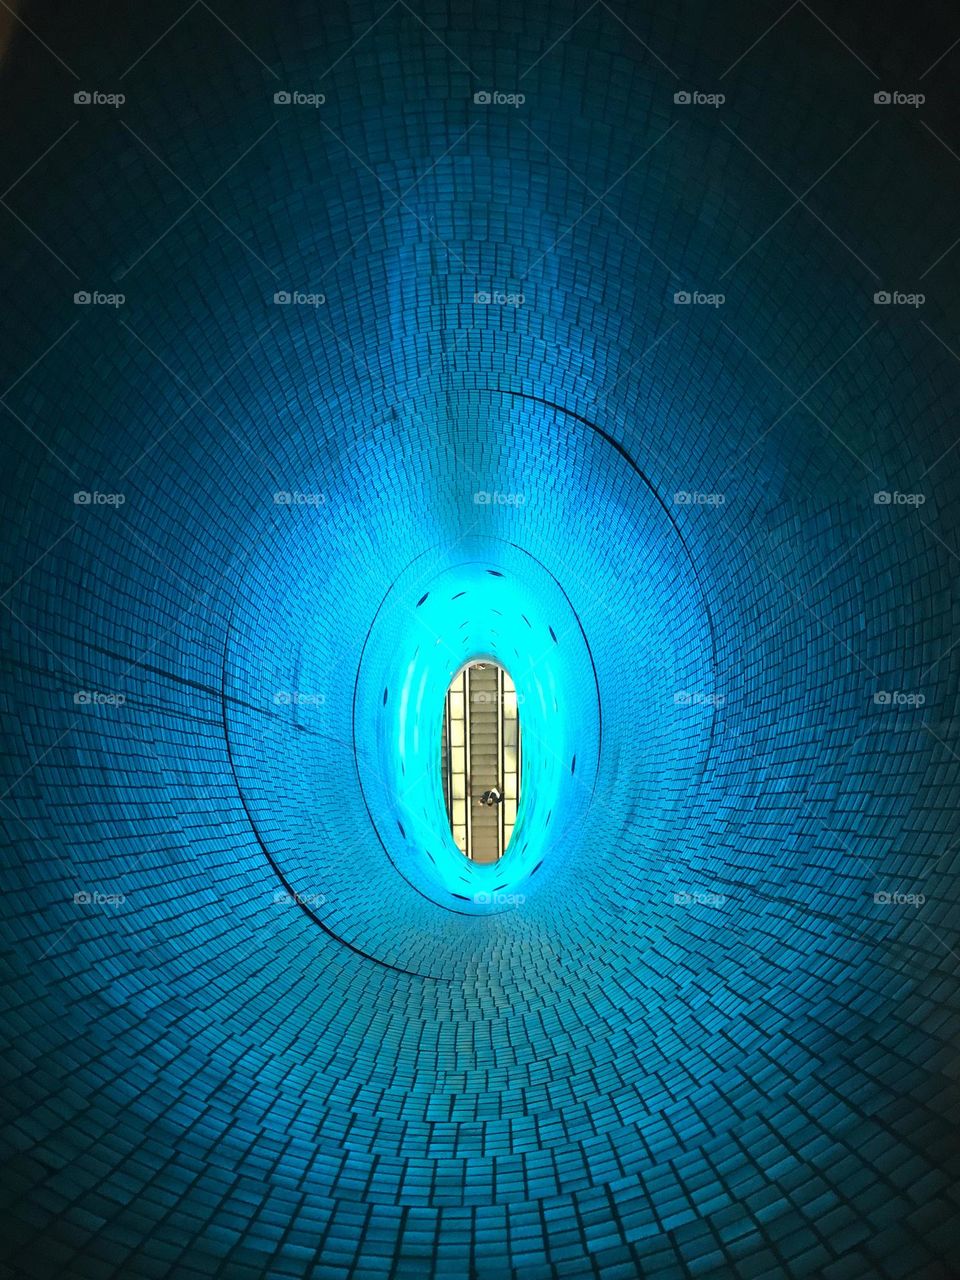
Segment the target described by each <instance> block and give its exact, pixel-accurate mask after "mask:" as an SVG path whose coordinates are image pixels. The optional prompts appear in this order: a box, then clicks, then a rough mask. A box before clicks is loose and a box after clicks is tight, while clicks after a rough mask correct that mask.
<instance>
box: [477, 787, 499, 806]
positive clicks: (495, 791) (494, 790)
mask: <svg viewBox="0 0 960 1280" xmlns="http://www.w3.org/2000/svg"><path fill="white" fill-rule="evenodd" d="M502 799H503V792H502V791H501V790H500V788H499V787H490V788H489V790H487V791H485V792H484V793H483V795H482V796H481V797H480V803H481V804H486V805H491V804H499V803H500V801H501V800H502Z"/></svg>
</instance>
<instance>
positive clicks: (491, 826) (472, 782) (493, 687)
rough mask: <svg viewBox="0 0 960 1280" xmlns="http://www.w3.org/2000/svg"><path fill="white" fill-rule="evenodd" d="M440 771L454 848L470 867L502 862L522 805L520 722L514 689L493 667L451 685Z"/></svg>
mask: <svg viewBox="0 0 960 1280" xmlns="http://www.w3.org/2000/svg"><path fill="white" fill-rule="evenodd" d="M440 768H441V773H442V776H443V797H444V801H445V803H446V806H447V818H448V820H449V822H450V834H451V835H452V836H453V841H454V844H455V845H456V846H457V848H458V849H459V850H460V852H461V853H462V854H463V855H464V857H466V858H469V859H470V860H471V861H472V862H497V861H499V859H500V858H502V857H503V855H504V854H505V853H506V851H507V846H508V845H509V843H510V837H511V836H512V835H513V828H514V826H515V825H516V821H517V809H518V807H519V804H520V716H519V712H518V708H517V691H516V688H515V687H514V683H513V681H512V680H511V678H510V676H509V674H508V673H507V672H506V671H505V670H504V669H503V667H501V666H498V665H497V664H496V663H495V662H482V661H477V662H471V663H468V664H467V666H465V667H463V668H462V669H461V670H460V671H458V672H457V674H456V675H455V676H454V678H453V680H452V681H451V682H450V687H449V689H448V690H447V696H446V700H445V702H444V709H443V734H442V738H441V744H440Z"/></svg>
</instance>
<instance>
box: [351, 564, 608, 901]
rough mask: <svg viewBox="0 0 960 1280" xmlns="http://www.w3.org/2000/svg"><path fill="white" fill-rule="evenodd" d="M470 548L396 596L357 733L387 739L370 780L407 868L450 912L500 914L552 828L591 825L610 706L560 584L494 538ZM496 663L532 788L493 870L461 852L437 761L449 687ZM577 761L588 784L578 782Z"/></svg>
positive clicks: (367, 771) (367, 669)
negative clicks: (504, 673) (477, 667)
mask: <svg viewBox="0 0 960 1280" xmlns="http://www.w3.org/2000/svg"><path fill="white" fill-rule="evenodd" d="M460 551H461V555H463V553H464V551H466V553H467V554H466V558H462V559H461V558H460V557H457V558H456V560H455V561H454V562H453V563H449V564H447V565H445V566H444V567H441V568H439V569H435V570H434V571H433V572H432V573H431V574H430V575H429V580H425V578H424V576H423V572H424V571H423V568H422V566H421V565H420V564H419V563H415V564H414V565H413V566H412V567H411V568H410V570H409V571H408V573H407V574H405V575H404V578H403V580H401V581H400V582H398V583H397V584H396V586H395V587H394V588H393V589H392V590H391V591H390V592H389V593H388V597H387V599H386V600H385V601H384V604H383V607H382V609H381V611H380V613H379V614H378V618H377V622H376V624H375V627H374V628H373V630H372V631H371V634H370V637H369V641H368V644H367V647H366V650H365V653H364V658H363V661H362V663H361V669H360V676H359V679H358V684H357V697H356V703H355V717H354V732H355V734H356V736H357V740H358V741H360V740H361V739H363V740H365V741H368V742H370V741H372V742H374V743H375V744H376V747H375V751H374V759H373V762H372V767H369V766H368V767H366V768H363V769H361V771H360V782H361V786H362V788H363V792H364V797H365V799H366V802H367V805H368V808H369V810H370V812H371V816H372V817H373V820H374V825H375V826H376V829H377V833H378V835H379V837H380V840H381V841H382V843H383V845H384V848H385V849H386V851H387V853H388V855H389V856H390V858H391V860H392V861H393V862H394V864H395V866H396V867H397V870H398V871H399V872H400V873H401V874H402V875H403V876H404V877H405V878H406V879H407V880H409V881H410V883H412V884H413V885H415V886H416V887H417V888H419V889H420V890H421V891H422V892H425V893H427V894H429V896H430V897H432V898H434V899H435V900H436V901H438V902H440V903H442V904H443V905H444V906H448V907H452V908H454V909H457V910H464V911H471V912H472V911H490V910H497V909H501V908H500V907H499V906H498V903H497V901H493V900H491V894H492V892H493V891H494V890H497V891H500V892H501V893H508V892H509V893H514V894H515V893H516V890H517V889H518V887H519V886H520V885H521V884H523V883H524V882H526V881H527V880H528V879H529V877H530V876H531V875H533V873H534V872H535V871H536V870H538V869H539V866H540V863H541V862H542V861H543V860H544V858H546V857H548V856H549V845H550V835H549V825H550V823H556V826H555V827H554V830H555V831H556V830H563V829H564V828H565V827H569V826H571V825H572V824H575V823H577V822H578V821H580V819H581V818H582V815H583V813H584V811H585V808H586V806H587V804H588V802H589V799H590V791H589V778H590V775H591V770H593V771H595V769H596V762H597V754H598V749H599V704H598V700H597V688H596V681H595V678H594V676H593V670H592V665H591V661H590V656H589V653H588V651H587V647H586V644H585V641H584V638H583V635H582V632H581V630H580V627H579V624H578V622H577V620H576V617H575V615H574V614H573V613H572V610H571V608H570V605H569V604H568V602H567V601H566V599H565V597H564V596H563V593H562V592H561V591H560V589H559V588H558V587H557V585H556V584H555V583H554V582H553V580H552V578H551V577H550V575H549V574H548V573H547V572H546V571H545V570H544V569H542V568H541V566H539V565H538V564H537V563H536V561H534V560H532V559H531V557H529V556H527V555H524V554H523V553H522V552H518V551H517V550H516V549H515V548H512V547H510V546H508V545H506V544H503V543H498V542H496V541H494V540H489V541H488V540H484V539H471V540H467V541H465V542H464V544H463V546H462V547H461V548H460ZM554 637H556V639H555V638H554ZM483 659H488V660H492V661H494V662H497V663H499V664H500V665H501V666H505V667H506V666H508V665H509V670H510V673H511V676H512V678H513V681H514V684H515V686H516V689H517V698H518V701H520V702H521V703H522V705H523V743H524V779H525V785H524V788H523V792H522V795H521V799H520V808H519V812H518V815H517V822H516V825H515V827H514V831H513V836H512V838H511V841H510V845H509V847H508V849H507V851H506V853H505V855H504V857H503V858H501V859H500V861H499V862H497V863H493V864H486V865H481V864H478V863H474V862H471V861H469V860H467V859H465V858H464V857H463V855H462V854H461V852H460V850H459V849H458V848H457V846H456V844H455V843H454V840H453V837H452V834H451V831H450V826H449V822H448V819H447V813H446V805H445V802H444V796H443V787H442V779H441V775H440V769H439V767H438V752H437V744H438V742H439V735H440V728H441V723H442V716H443V702H444V697H445V695H446V692H447V689H448V688H449V685H450V681H451V680H452V678H453V677H454V676H455V675H456V673H457V672H458V671H460V670H461V669H462V668H463V667H464V666H465V665H466V664H467V663H469V662H474V661H480V660H483ZM384 691H386V694H387V697H386V700H384ZM576 759H579V760H580V761H582V762H583V771H584V772H583V775H582V777H585V778H586V779H587V785H584V784H583V782H582V781H581V782H578V783H573V782H571V781H570V778H571V774H572V765H573V762H574V761H575V760H576ZM531 891H532V887H531V888H529V889H528V890H526V892H531Z"/></svg>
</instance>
